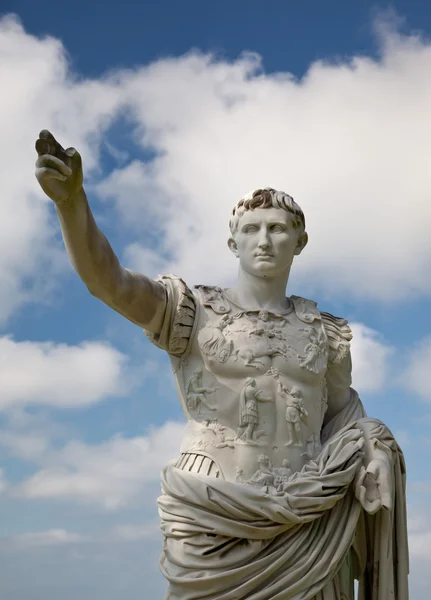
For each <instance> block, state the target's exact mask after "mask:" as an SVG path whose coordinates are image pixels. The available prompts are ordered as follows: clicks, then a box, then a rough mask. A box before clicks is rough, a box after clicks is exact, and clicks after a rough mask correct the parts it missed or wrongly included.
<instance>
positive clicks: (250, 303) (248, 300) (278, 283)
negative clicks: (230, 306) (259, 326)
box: [226, 268, 290, 313]
mask: <svg viewBox="0 0 431 600" xmlns="http://www.w3.org/2000/svg"><path fill="white" fill-rule="evenodd" d="M289 273H290V269H289V271H288V272H287V273H286V272H285V273H284V274H283V275H282V276H278V277H274V278H269V277H257V276H256V275H252V274H250V273H247V272H246V271H243V270H242V269H241V268H240V270H239V275H238V280H237V282H236V283H235V284H234V285H233V286H232V287H231V288H229V289H228V290H226V294H227V296H228V298H229V299H230V300H232V302H234V303H235V304H237V305H238V306H241V307H243V308H246V309H248V310H261V309H266V310H268V311H270V312H273V313H282V312H284V311H285V310H287V309H288V308H289V306H290V303H289V301H288V300H287V298H286V286H287V281H288V279H289Z"/></svg>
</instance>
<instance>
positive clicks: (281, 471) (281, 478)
mask: <svg viewBox="0 0 431 600" xmlns="http://www.w3.org/2000/svg"><path fill="white" fill-rule="evenodd" d="M273 471H274V472H275V479H274V485H275V487H278V486H279V485H280V484H282V483H286V481H287V480H288V479H289V477H290V476H291V475H292V469H291V467H290V461H289V459H287V458H285V459H284V460H283V462H282V463H281V467H278V468H274V469H273Z"/></svg>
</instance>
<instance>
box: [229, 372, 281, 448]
mask: <svg viewBox="0 0 431 600" xmlns="http://www.w3.org/2000/svg"><path fill="white" fill-rule="evenodd" d="M258 402H272V398H267V397H265V396H264V395H263V393H262V390H258V389H257V388H256V380H255V379H253V378H252V377H247V379H246V380H245V385H244V388H243V389H242V391H241V394H240V399H239V427H238V429H237V431H236V435H237V439H238V440H242V441H244V442H246V443H254V442H255V438H256V437H258V436H259V433H260V432H259V431H258V430H257V426H258V424H259V411H258ZM262 433H263V432H262Z"/></svg>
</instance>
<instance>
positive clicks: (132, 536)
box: [113, 521, 160, 542]
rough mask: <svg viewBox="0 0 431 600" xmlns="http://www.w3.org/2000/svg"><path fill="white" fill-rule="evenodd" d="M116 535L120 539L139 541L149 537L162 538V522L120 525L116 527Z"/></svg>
mask: <svg viewBox="0 0 431 600" xmlns="http://www.w3.org/2000/svg"><path fill="white" fill-rule="evenodd" d="M113 533H114V537H117V538H118V539H120V540H126V541H131V542H134V541H137V540H147V539H148V538H156V539H160V522H159V521H157V522H154V523H147V524H145V525H137V524H136V523H135V524H133V525H118V526H117V527H115V529H114V532H113Z"/></svg>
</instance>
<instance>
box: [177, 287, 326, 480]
mask: <svg viewBox="0 0 431 600" xmlns="http://www.w3.org/2000/svg"><path fill="white" fill-rule="evenodd" d="M194 294H195V298H196V305H197V311H196V317H195V323H194V329H193V334H192V337H191V340H190V347H189V351H188V352H187V354H186V355H185V356H184V357H182V358H181V359H175V358H173V359H172V363H173V368H174V374H175V379H176V385H177V391H178V394H179V397H180V400H181V404H182V407H183V410H184V413H185V416H186V418H187V427H186V433H185V436H184V440H183V443H182V446H181V457H180V459H179V461H178V464H177V466H178V467H179V468H186V469H188V470H191V471H197V472H201V473H203V474H204V475H210V476H216V477H223V478H225V479H228V480H230V481H242V482H248V483H253V482H254V481H255V482H258V481H260V482H261V481H263V480H265V481H268V480H269V479H271V477H273V479H274V481H275V480H276V479H277V477H278V478H280V477H282V476H286V474H287V473H289V472H295V471H298V470H300V469H301V468H302V467H303V466H304V464H305V463H306V462H308V461H310V460H313V459H314V458H315V457H316V456H317V454H318V453H319V451H320V431H321V428H322V422H323V417H324V414H325V410H326V406H327V393H326V383H325V372H326V369H327V363H328V338H327V334H326V331H325V328H324V326H323V323H322V318H321V315H320V312H319V311H318V310H317V308H316V305H315V303H314V302H312V301H309V300H304V299H302V298H298V297H295V296H293V297H292V298H290V299H289V302H290V306H289V308H288V309H287V310H286V311H285V312H283V313H280V314H275V313H271V312H268V311H264V310H244V309H243V308H241V307H239V306H236V305H235V304H234V303H233V302H232V301H230V300H229V299H228V297H227V296H226V294H225V293H224V292H223V291H222V290H220V289H219V288H212V287H207V286H200V287H198V288H196V289H195V291H194Z"/></svg>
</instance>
